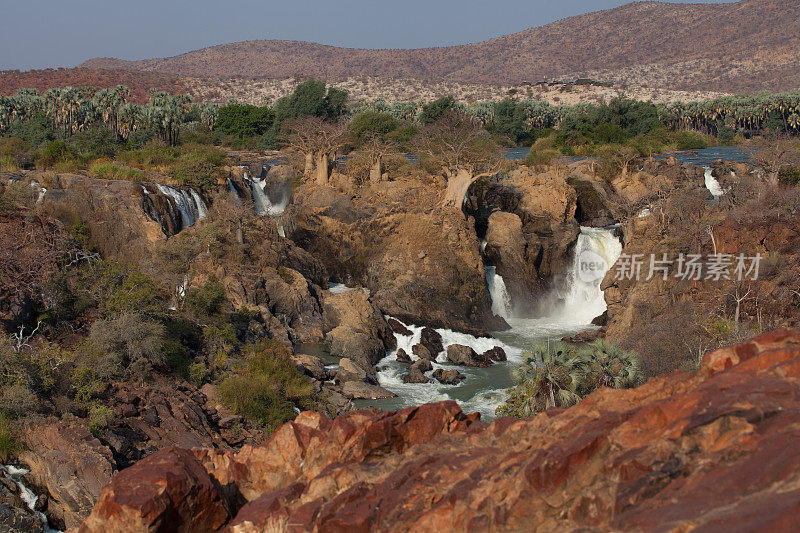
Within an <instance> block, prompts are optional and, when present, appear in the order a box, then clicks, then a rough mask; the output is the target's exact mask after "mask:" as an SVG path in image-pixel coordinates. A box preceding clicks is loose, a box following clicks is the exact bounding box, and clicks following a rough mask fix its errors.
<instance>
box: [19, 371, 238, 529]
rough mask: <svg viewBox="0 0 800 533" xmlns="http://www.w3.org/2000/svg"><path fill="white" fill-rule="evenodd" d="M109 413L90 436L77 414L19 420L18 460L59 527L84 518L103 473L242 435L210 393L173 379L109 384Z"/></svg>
mask: <svg viewBox="0 0 800 533" xmlns="http://www.w3.org/2000/svg"><path fill="white" fill-rule="evenodd" d="M109 394H110V395H112V397H114V398H115V399H116V400H117V404H116V405H115V407H114V414H115V417H114V419H113V421H112V423H111V424H110V425H109V426H108V427H107V428H105V429H101V430H99V431H98V432H97V433H96V436H95V435H92V434H91V433H90V432H89V430H88V429H87V427H86V422H85V420H80V419H76V420H74V421H73V422H69V421H63V420H57V419H55V418H50V419H46V420H44V421H42V422H41V423H29V424H26V426H25V430H24V432H23V442H24V443H25V447H26V450H25V451H24V452H23V453H22V454H21V455H20V459H21V460H22V461H23V462H24V463H25V464H26V465H28V466H29V468H30V470H31V472H30V477H31V479H32V480H33V481H34V483H35V484H36V485H38V486H41V487H46V488H47V490H48V492H49V494H50V496H51V499H50V504H49V506H48V514H49V515H50V516H51V518H54V519H55V520H56V521H58V522H61V523H63V524H64V525H66V527H74V526H77V525H78V524H80V522H81V521H82V520H83V519H84V518H86V516H87V515H88V514H89V512H90V511H91V509H92V506H93V505H94V503H95V502H96V501H97V498H98V496H99V495H100V490H101V489H102V488H103V487H104V486H105V485H106V484H108V482H109V481H110V479H111V476H112V475H113V474H114V473H115V472H117V471H118V470H121V469H124V468H126V467H128V466H130V465H131V464H133V463H135V462H136V461H139V460H140V459H142V458H143V457H145V456H147V455H148V454H150V453H152V452H153V451H156V450H160V449H164V448H168V447H170V446H179V447H181V448H193V447H214V448H217V449H221V450H232V449H233V447H232V444H233V445H241V444H242V443H243V442H245V441H250V440H251V439H252V438H253V436H252V435H251V434H250V433H249V432H247V431H246V430H243V429H240V428H238V427H235V428H231V427H228V428H225V427H222V426H226V425H227V424H225V421H224V419H225V417H226V412H225V410H224V408H222V407H221V406H219V405H217V403H216V401H215V398H209V397H207V396H206V395H205V394H203V393H201V392H197V391H192V390H190V389H189V388H187V387H183V386H179V387H178V388H177V389H176V388H175V387H174V386H169V385H165V386H150V387H147V388H142V387H139V386H136V385H130V384H124V383H123V384H118V385H114V386H112V388H111V390H110V391H109Z"/></svg>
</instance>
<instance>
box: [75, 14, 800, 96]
mask: <svg viewBox="0 0 800 533" xmlns="http://www.w3.org/2000/svg"><path fill="white" fill-rule="evenodd" d="M799 51H800V0H742V1H741V2H738V3H734V4H668V3H659V2H636V3H632V4H627V5H625V6H622V7H619V8H616V9H611V10H607V11H598V12H595V13H589V14H585V15H580V16H576V17H571V18H568V19H564V20H561V21H558V22H554V23H552V24H548V25H546V26H542V27H538V28H532V29H529V30H525V31H522V32H519V33H515V34H512V35H507V36H504V37H499V38H497V39H492V40H489V41H485V42H481V43H476V44H468V45H463V46H450V47H441V48H421V49H413V50H363V49H349V48H337V47H333V46H325V45H321V44H313V43H306V42H296V41H247V42H241V43H234V44H225V45H220V46H214V47H211V48H204V49H202V50H197V51H194V52H189V53H186V54H182V55H179V56H175V57H169V58H162V59H147V60H142V61H123V60H119V59H110V58H96V59H91V60H89V61H86V62H84V63H83V64H82V65H81V67H83V68H87V69H125V70H135V71H147V72H159V73H165V74H172V75H178V76H191V77H197V78H209V77H237V76H242V77H253V78H273V79H280V78H288V77H291V76H295V75H297V76H302V77H309V76H310V77H317V78H322V79H326V80H329V81H337V80H342V79H345V78H348V77H353V76H375V77H381V78H386V77H401V78H415V79H423V80H449V81H458V82H465V83H492V84H518V83H523V82H534V83H535V82H537V81H540V80H541V79H544V78H549V79H554V78H560V77H565V78H576V77H591V78H594V79H600V80H605V81H615V82H616V83H617V84H618V85H621V84H630V85H637V86H648V87H662V88H672V89H685V90H718V91H726V92H752V91H759V90H787V89H797V88H798V87H800V52H799Z"/></svg>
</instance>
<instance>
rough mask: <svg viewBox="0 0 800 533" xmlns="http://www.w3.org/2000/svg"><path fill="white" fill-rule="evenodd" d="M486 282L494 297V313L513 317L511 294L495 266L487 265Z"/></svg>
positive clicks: (504, 316)
mask: <svg viewBox="0 0 800 533" xmlns="http://www.w3.org/2000/svg"><path fill="white" fill-rule="evenodd" d="M486 284H487V285H488V286H489V294H490V295H491V297H492V313H494V314H495V315H497V316H501V317H503V318H511V296H510V295H509V294H508V291H507V290H506V283H505V282H504V281H503V277H502V276H501V275H499V274H498V273H497V272H495V267H493V266H487V267H486Z"/></svg>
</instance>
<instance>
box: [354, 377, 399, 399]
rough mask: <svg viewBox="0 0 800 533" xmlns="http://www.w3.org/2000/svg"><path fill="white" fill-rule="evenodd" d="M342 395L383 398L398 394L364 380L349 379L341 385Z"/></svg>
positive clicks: (358, 397)
mask: <svg viewBox="0 0 800 533" xmlns="http://www.w3.org/2000/svg"><path fill="white" fill-rule="evenodd" d="M341 391H342V395H343V396H344V397H345V398H350V399H351V400H382V399H385V398H395V397H396V396H397V394H395V393H393V392H391V391H388V390H386V389H384V388H383V387H379V386H378V385H370V384H369V383H364V382H363V381H347V382H345V383H344V384H343V385H342V386H341Z"/></svg>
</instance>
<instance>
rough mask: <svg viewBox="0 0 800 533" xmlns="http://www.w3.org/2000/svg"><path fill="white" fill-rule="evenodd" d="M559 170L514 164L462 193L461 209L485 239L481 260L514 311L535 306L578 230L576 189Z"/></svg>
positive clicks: (563, 267)
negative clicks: (493, 271)
mask: <svg viewBox="0 0 800 533" xmlns="http://www.w3.org/2000/svg"><path fill="white" fill-rule="evenodd" d="M562 174H563V171H560V170H559V169H549V170H547V171H545V172H537V171H535V170H534V169H531V168H528V167H518V168H515V169H514V170H513V171H511V172H510V173H509V174H507V175H506V174H503V175H500V176H498V177H495V178H492V179H484V180H479V181H478V182H476V183H475V184H474V185H473V187H472V188H471V189H470V192H469V195H468V197H467V203H466V206H465V209H466V212H467V213H469V214H470V215H471V216H473V217H474V218H475V227H476V231H477V234H478V235H479V236H481V237H484V236H485V238H486V240H487V244H486V249H485V250H484V257H485V260H486V264H488V265H494V266H495V267H496V269H497V273H498V274H499V275H501V276H503V279H504V281H505V282H506V287H507V288H508V289H509V294H510V295H511V300H512V304H513V306H514V309H515V311H517V312H521V313H524V314H528V313H531V312H535V311H536V302H537V300H538V298H539V297H540V296H541V295H542V293H543V291H544V290H546V288H547V286H548V284H549V283H550V281H552V280H553V278H554V277H555V276H560V275H562V274H564V272H565V271H566V267H567V265H568V264H569V262H570V256H571V250H572V246H573V245H574V244H575V241H576V239H577V237H578V233H580V226H579V225H578V221H577V220H576V219H575V211H576V206H577V194H576V192H575V189H573V188H572V187H571V186H570V185H569V184H568V183H567V182H566V181H565V180H564V177H563V176H562ZM514 217H516V218H514ZM517 219H518V220H519V222H517ZM509 282H510V283H509Z"/></svg>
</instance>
